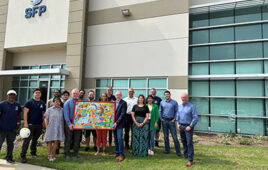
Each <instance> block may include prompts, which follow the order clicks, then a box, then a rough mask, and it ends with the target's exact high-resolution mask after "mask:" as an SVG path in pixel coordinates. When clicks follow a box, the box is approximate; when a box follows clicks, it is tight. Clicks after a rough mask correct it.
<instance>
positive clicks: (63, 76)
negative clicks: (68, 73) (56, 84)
mask: <svg viewBox="0 0 268 170" xmlns="http://www.w3.org/2000/svg"><path fill="white" fill-rule="evenodd" d="M61 68H62V69H66V65H65V64H63V65H61ZM61 78H63V79H64V78H65V75H61Z"/></svg>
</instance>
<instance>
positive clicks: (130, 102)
mask: <svg viewBox="0 0 268 170" xmlns="http://www.w3.org/2000/svg"><path fill="white" fill-rule="evenodd" d="M137 100H138V98H136V97H134V89H133V88H130V89H128V97H126V98H124V101H125V102H127V115H126V124H125V136H124V141H125V147H126V148H125V149H126V151H127V150H128V149H129V148H130V147H129V131H130V130H131V129H132V124H133V121H132V117H131V112H132V108H133V106H134V105H136V104H137ZM131 131H132V130H131Z"/></svg>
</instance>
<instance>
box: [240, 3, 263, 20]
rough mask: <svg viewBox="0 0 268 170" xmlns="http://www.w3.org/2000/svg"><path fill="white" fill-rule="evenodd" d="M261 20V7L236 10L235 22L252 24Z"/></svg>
mask: <svg viewBox="0 0 268 170" xmlns="http://www.w3.org/2000/svg"><path fill="white" fill-rule="evenodd" d="M259 20H261V7H260V6H254V7H242V8H237V9H236V10H235V22H236V23H239V22H250V21H259Z"/></svg>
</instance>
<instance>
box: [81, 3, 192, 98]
mask: <svg viewBox="0 0 268 170" xmlns="http://www.w3.org/2000/svg"><path fill="white" fill-rule="evenodd" d="M133 2H134V1H130V0H129V1H124V2H123V1H111V2H110V4H105V3H103V2H99V1H90V3H89V5H90V4H92V5H93V6H90V7H89V17H88V29H87V34H88V36H87V53H86V64H85V65H86V67H85V83H84V84H85V88H94V87H92V86H93V84H94V83H93V82H90V81H95V79H96V78H105V77H107V78H109V77H119V78H120V77H170V79H171V80H169V79H168V81H169V82H168V86H169V87H168V88H169V89H172V90H173V91H174V93H176V96H179V95H180V94H181V93H182V91H187V88H188V37H189V35H188V30H189V24H188V22H189V17H188V16H189V13H188V1H187V0H182V1H174V0H168V1H165V0H159V1H135V4H134V3H133ZM121 9H130V12H131V16H129V17H124V16H123V15H122V13H121ZM150 66H153V67H150ZM101 68H105V69H101ZM174 80H175V81H174ZM177 81H179V83H177ZM88 85H90V87H86V86H88ZM181 90H182V91H181Z"/></svg>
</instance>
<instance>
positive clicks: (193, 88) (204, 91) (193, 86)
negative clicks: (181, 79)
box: [189, 81, 209, 96]
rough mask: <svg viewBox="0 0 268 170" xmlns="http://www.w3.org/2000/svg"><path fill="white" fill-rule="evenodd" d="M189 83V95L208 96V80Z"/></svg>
mask: <svg viewBox="0 0 268 170" xmlns="http://www.w3.org/2000/svg"><path fill="white" fill-rule="evenodd" d="M189 85H190V86H189V94H190V95H191V96H208V94H209V93H208V92H209V91H208V81H190V83H189Z"/></svg>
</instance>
